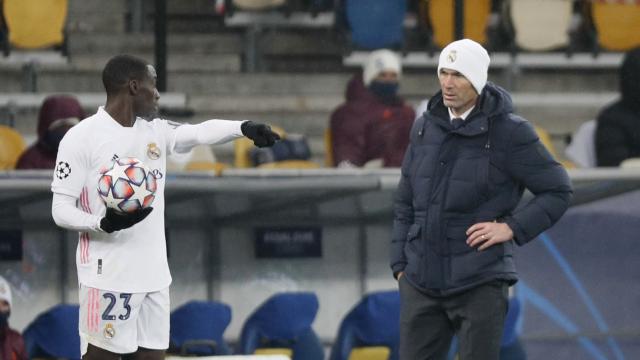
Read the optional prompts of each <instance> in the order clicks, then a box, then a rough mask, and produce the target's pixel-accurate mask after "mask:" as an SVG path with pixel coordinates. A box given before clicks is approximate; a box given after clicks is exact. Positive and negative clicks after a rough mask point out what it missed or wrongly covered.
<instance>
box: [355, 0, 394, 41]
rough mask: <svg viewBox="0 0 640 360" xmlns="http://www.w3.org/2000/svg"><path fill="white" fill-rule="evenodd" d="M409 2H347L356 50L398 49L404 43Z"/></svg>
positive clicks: (385, 0)
mask: <svg viewBox="0 0 640 360" xmlns="http://www.w3.org/2000/svg"><path fill="white" fill-rule="evenodd" d="M406 10H407V3H406V0H368V1H362V0H347V1H346V4H345V12H346V20H347V24H348V26H349V29H350V30H351V42H352V43H353V45H354V46H355V47H357V48H361V49H366V50H375V49H381V48H399V47H401V46H402V43H403V41H404V28H403V23H404V17H405V13H406Z"/></svg>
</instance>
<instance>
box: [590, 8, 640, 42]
mask: <svg viewBox="0 0 640 360" xmlns="http://www.w3.org/2000/svg"><path fill="white" fill-rule="evenodd" d="M591 16H592V17H593V22H594V25H595V27H596V32H597V34H598V42H599V43H600V46H602V47H603V48H605V49H607V50H613V51H626V50H630V49H632V48H635V47H637V46H640V2H638V1H635V0H631V1H607V0H593V1H591Z"/></svg>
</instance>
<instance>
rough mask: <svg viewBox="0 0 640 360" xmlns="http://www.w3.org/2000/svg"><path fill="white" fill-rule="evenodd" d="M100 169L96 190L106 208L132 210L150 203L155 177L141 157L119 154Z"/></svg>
mask: <svg viewBox="0 0 640 360" xmlns="http://www.w3.org/2000/svg"><path fill="white" fill-rule="evenodd" d="M100 173H101V174H102V175H101V176H100V179H99V180H98V194H100V197H101V198H102V201H104V203H105V205H106V206H107V207H108V208H111V209H114V210H117V211H119V212H127V213H131V212H135V211H136V210H140V209H144V208H148V207H149V206H151V204H152V203H153V200H154V199H155V193H156V190H157V188H158V186H157V183H156V178H155V176H154V175H153V173H152V172H151V170H149V168H148V167H147V166H145V165H144V164H143V163H142V161H140V160H138V159H136V158H134V157H125V158H119V159H116V160H114V161H113V162H112V163H111V165H110V166H107V167H105V168H104V169H103V170H102V171H100Z"/></svg>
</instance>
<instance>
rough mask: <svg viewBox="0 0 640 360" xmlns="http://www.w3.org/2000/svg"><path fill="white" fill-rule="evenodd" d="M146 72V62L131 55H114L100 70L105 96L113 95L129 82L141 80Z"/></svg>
mask: <svg viewBox="0 0 640 360" xmlns="http://www.w3.org/2000/svg"><path fill="white" fill-rule="evenodd" d="M148 71H149V69H148V68H147V62H146V61H144V60H142V59H140V58H138V57H135V56H132V55H116V56H114V57H112V58H111V59H110V60H109V61H108V62H107V65H105V67H104V70H102V83H103V84H104V89H105V90H106V91H107V95H111V94H115V93H117V92H118V91H120V89H121V88H122V87H123V86H126V85H127V84H128V82H129V80H132V79H133V80H142V79H143V78H144V77H145V75H147V73H148Z"/></svg>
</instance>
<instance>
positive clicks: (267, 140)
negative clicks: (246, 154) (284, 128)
mask: <svg viewBox="0 0 640 360" xmlns="http://www.w3.org/2000/svg"><path fill="white" fill-rule="evenodd" d="M240 130H242V134H243V135H244V136H246V137H248V138H249V139H251V140H253V144H254V145H255V146H257V147H267V146H273V144H275V143H276V141H277V140H280V135H278V134H277V133H275V132H273V130H271V127H269V126H268V125H265V124H260V123H254V122H252V121H245V122H243V123H242V125H240Z"/></svg>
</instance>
